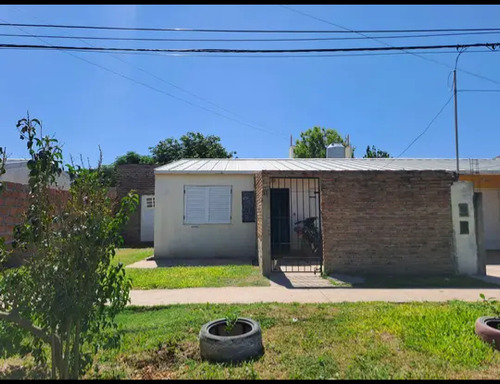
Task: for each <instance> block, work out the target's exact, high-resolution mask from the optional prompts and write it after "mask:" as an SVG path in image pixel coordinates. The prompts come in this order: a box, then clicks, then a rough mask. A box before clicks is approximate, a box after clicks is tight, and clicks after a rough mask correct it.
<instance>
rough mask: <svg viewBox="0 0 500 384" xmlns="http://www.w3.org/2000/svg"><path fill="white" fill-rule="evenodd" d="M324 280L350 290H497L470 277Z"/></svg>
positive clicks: (490, 284)
mask: <svg viewBox="0 0 500 384" xmlns="http://www.w3.org/2000/svg"><path fill="white" fill-rule="evenodd" d="M326 278H327V279H328V280H329V281H330V282H331V283H332V285H335V286H339V287H352V288H498V285H497V284H495V283H490V282H486V281H482V280H479V279H475V278H473V277H470V276H365V277H364V278H365V281H364V282H362V283H345V282H339V281H338V280H335V279H332V278H331V277H329V276H326Z"/></svg>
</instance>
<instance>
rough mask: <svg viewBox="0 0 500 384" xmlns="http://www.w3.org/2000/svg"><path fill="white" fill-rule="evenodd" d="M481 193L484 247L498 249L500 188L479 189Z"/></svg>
mask: <svg viewBox="0 0 500 384" xmlns="http://www.w3.org/2000/svg"><path fill="white" fill-rule="evenodd" d="M480 192H481V193H482V194H483V219H484V247H485V249H500V189H481V190H480Z"/></svg>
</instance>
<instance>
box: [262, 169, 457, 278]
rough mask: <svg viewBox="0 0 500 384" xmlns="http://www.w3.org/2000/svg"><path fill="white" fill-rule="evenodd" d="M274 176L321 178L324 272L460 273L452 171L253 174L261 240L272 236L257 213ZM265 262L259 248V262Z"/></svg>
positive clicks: (264, 256) (263, 214)
mask: <svg viewBox="0 0 500 384" xmlns="http://www.w3.org/2000/svg"><path fill="white" fill-rule="evenodd" d="M270 177H318V178H319V179H320V186H321V196H320V199H321V220H322V229H323V264H324V271H325V272H327V273H332V272H338V273H350V274H401V275H403V274H407V275H411V274H448V273H454V272H455V266H454V255H453V224H452V214H451V192H450V188H451V184H452V183H453V182H454V180H455V176H454V173H453V172H445V171H339V172H336V171H318V172H276V171H274V172H270V171H269V172H261V173H259V174H257V175H256V199H257V205H256V209H257V220H258V221H257V237H258V239H259V237H260V238H263V237H264V235H265V234H266V233H269V228H267V227H268V225H270V224H266V221H263V220H262V217H265V213H263V212H260V213H259V209H262V208H259V196H262V194H265V193H266V188H267V189H268V188H269V187H268V186H269V178H270ZM259 190H260V191H259ZM263 201H265V199H263ZM261 206H262V205H261ZM259 218H260V220H259ZM259 221H261V223H260V224H259ZM263 226H264V228H263ZM258 241H259V240H258ZM266 257H267V256H266V254H265V251H264V254H262V250H260V249H259V259H262V258H266Z"/></svg>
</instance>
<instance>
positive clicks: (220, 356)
mask: <svg viewBox="0 0 500 384" xmlns="http://www.w3.org/2000/svg"><path fill="white" fill-rule="evenodd" d="M225 324H226V319H218V320H214V321H210V322H208V323H206V324H204V325H203V326H202V327H201V331H200V334H199V339H200V353H201V358H202V359H204V360H208V361H212V362H232V363H237V362H241V361H245V360H248V359H251V358H255V357H259V356H261V355H262V354H263V353H264V347H263V345H262V331H261V329H260V325H259V323H258V322H256V321H254V320H252V319H249V318H242V317H240V318H238V320H237V324H240V325H241V326H242V327H244V329H245V332H244V333H243V334H240V335H236V336H220V335H218V334H217V332H216V330H217V329H218V328H220V327H221V326H224V325H225Z"/></svg>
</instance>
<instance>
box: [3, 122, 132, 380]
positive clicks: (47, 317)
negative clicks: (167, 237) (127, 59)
mask: <svg viewBox="0 0 500 384" xmlns="http://www.w3.org/2000/svg"><path fill="white" fill-rule="evenodd" d="M17 127H18V129H19V132H20V135H21V139H22V140H26V144H27V148H28V150H29V154H30V156H31V159H30V160H29V161H28V168H29V204H28V208H27V211H26V214H25V222H24V223H23V224H22V225H19V226H17V227H16V229H15V232H14V239H15V240H14V244H13V245H14V248H15V249H16V250H19V251H22V252H23V253H25V255H26V258H25V262H24V264H23V265H22V267H20V268H12V269H6V268H4V267H3V266H4V265H5V264H6V262H7V261H8V260H7V259H8V257H9V255H10V253H4V255H3V257H2V259H1V260H0V266H2V268H1V269H0V323H4V322H9V324H12V325H14V326H15V327H16V329H22V330H24V331H25V332H29V333H30V334H31V335H32V336H33V339H32V342H31V345H30V348H31V349H32V351H33V352H35V354H34V356H35V358H36V360H37V362H38V363H39V364H45V363H46V361H47V357H46V356H45V353H44V348H42V347H43V345H48V346H49V347H50V351H51V355H50V361H51V365H52V370H51V372H52V378H53V379H55V378H60V379H68V378H72V379H75V378H78V377H79V376H80V375H81V374H82V373H83V372H84V370H85V369H86V368H87V367H88V365H89V364H90V363H91V362H92V356H93V355H94V354H95V353H96V352H97V351H98V350H99V349H101V348H105V347H108V346H113V345H116V344H117V343H118V342H119V340H120V332H119V329H118V326H117V324H116V322H115V317H116V315H117V313H118V312H119V311H121V310H122V309H123V308H124V307H125V305H126V304H127V302H128V300H129V291H130V287H131V284H130V281H129V280H128V278H127V277H126V275H125V270H124V267H123V265H122V264H121V263H119V264H118V265H114V264H112V263H111V260H112V258H113V256H114V254H115V247H116V246H117V245H119V244H121V242H122V238H121V236H120V231H121V229H122V228H123V225H124V224H125V223H126V222H127V220H128V218H129V216H130V214H131V213H132V212H133V211H134V210H135V209H136V207H137V204H138V196H137V195H136V194H134V193H132V192H131V193H130V194H129V195H127V196H126V197H124V198H123V199H122V200H121V201H120V203H119V206H118V209H115V207H114V203H113V200H111V198H110V197H109V195H108V189H107V187H106V186H105V185H104V184H103V183H102V180H101V177H102V175H101V172H100V163H101V161H99V165H98V167H97V169H84V168H81V167H74V166H72V165H71V166H68V170H69V174H70V176H71V179H72V182H71V186H70V190H69V194H66V195H64V194H63V193H62V192H61V191H59V190H57V189H54V186H55V182H56V176H57V175H59V174H60V173H61V172H62V170H63V165H62V161H63V160H62V151H61V148H60V147H59V145H58V142H57V140H56V139H54V138H50V137H48V136H45V137H38V136H37V128H41V124H40V122H39V121H38V120H36V119H30V118H29V116H28V117H27V118H25V119H21V120H19V122H18V124H17ZM101 159H102V154H101Z"/></svg>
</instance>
